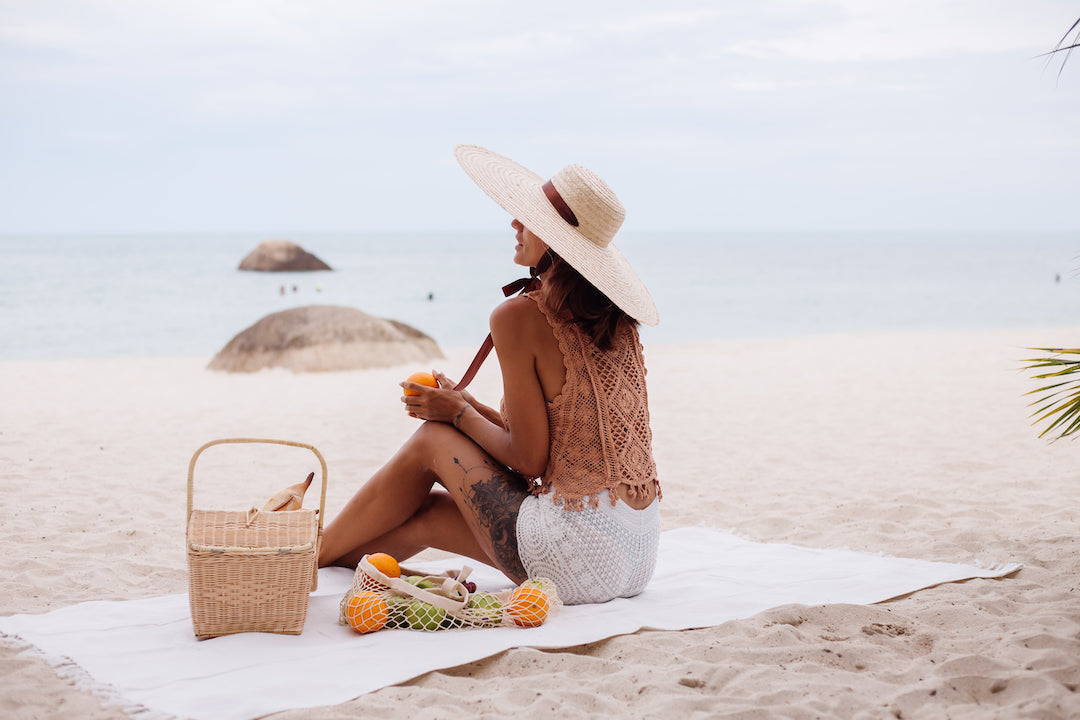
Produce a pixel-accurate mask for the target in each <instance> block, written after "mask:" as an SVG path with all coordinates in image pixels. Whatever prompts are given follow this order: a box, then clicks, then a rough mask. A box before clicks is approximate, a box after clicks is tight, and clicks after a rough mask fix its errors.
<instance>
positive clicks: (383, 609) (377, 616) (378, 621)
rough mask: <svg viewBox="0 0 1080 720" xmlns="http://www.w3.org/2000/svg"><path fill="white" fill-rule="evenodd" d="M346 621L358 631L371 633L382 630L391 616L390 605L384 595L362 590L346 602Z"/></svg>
mask: <svg viewBox="0 0 1080 720" xmlns="http://www.w3.org/2000/svg"><path fill="white" fill-rule="evenodd" d="M344 613H345V622H347V623H349V627H351V628H352V629H353V630H355V631H356V632H362V633H369V632H375V631H376V630H382V629H383V628H384V627H385V626H386V621H387V620H388V619H389V618H390V607H389V606H388V605H387V604H386V600H385V599H384V598H383V596H382V595H379V594H378V593H373V592H360V593H356V594H355V595H353V596H352V597H351V598H349V599H348V601H347V602H346V603H345V610H344Z"/></svg>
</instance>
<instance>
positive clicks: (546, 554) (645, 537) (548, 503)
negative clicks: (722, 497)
mask: <svg viewBox="0 0 1080 720" xmlns="http://www.w3.org/2000/svg"><path fill="white" fill-rule="evenodd" d="M659 505H660V502H659V501H658V500H653V502H652V504H651V505H649V507H647V508H645V509H644V510H634V509H633V508H632V507H630V506H629V505H627V504H626V503H624V502H623V501H622V500H619V501H617V502H616V503H615V505H614V506H612V504H611V496H610V495H609V494H608V492H607V491H606V490H605V491H604V492H602V493H601V494H600V505H599V507H595V508H594V507H592V506H591V505H590V504H589V503H588V502H587V501H586V503H585V507H584V508H582V509H581V510H567V509H565V508H564V507H562V506H561V505H556V504H555V501H554V499H553V498H552V495H551V493H547V494H545V495H530V496H529V497H527V498H525V501H524V502H522V503H521V509H520V511H519V512H518V519H517V539H518V553H519V554H520V555H521V563H522V565H524V566H525V571H526V572H527V573H528V574H529V577H544V578H547V579H549V580H551V581H553V582H554V583H555V586H556V588H558V591H559V599H560V600H561V601H562V602H563V603H565V604H567V605H579V604H581V603H601V602H607V601H608V600H611V599H612V598H617V597H632V596H634V595H637V594H638V593H640V592H641V591H642V590H644V589H645V586H646V585H647V584H648V583H649V580H650V578H652V574H653V570H654V569H655V568H656V550H657V547H658V545H659V543H660V507H659Z"/></svg>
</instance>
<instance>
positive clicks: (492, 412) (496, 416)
mask: <svg viewBox="0 0 1080 720" xmlns="http://www.w3.org/2000/svg"><path fill="white" fill-rule="evenodd" d="M432 374H433V375H434V376H435V379H436V380H438V381H439V387H444V388H453V387H454V385H456V384H457V383H455V382H454V381H453V380H451V379H450V378H449V377H447V376H446V375H444V374H443V373H441V372H433V373H432ZM458 392H459V393H460V394H461V397H463V398H465V402H467V403H469V404H470V405H472V406H473V407H474V408H476V411H477V412H478V413H480V414H481V415H483V416H484V417H485V418H487V419H488V420H490V421H491V422H493V423H495V424H496V425H498V426H499V427H504V426H503V420H502V414H501V413H500V412H499V411H498V410H496V409H495V408H493V407H488V406H487V405H485V404H483V403H482V402H480V401H479V400H477V399H476V398H475V397H473V395H472V393H470V392H469V391H468V390H458Z"/></svg>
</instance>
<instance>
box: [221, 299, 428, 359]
mask: <svg viewBox="0 0 1080 720" xmlns="http://www.w3.org/2000/svg"><path fill="white" fill-rule="evenodd" d="M441 357H443V354H442V351H441V350H440V349H439V346H438V345H437V344H436V343H435V341H434V340H432V339H431V338H430V337H428V336H427V335H425V334H424V333H422V332H420V331H419V330H417V329H416V328H414V327H412V326H410V325H406V324H405V323H403V322H398V321H397V320H386V319H383V318H377V317H373V316H371V315H368V314H367V313H365V312H362V311H360V310H357V309H355V308H350V307H341V306H338V305H308V306H306V307H298V308H292V309H291V310H282V311H281V312H276V313H273V314H271V315H267V316H266V317H264V318H262V319H261V320H259V321H258V322H257V323H255V324H254V325H252V326H251V327H249V328H248V329H246V330H244V331H243V332H241V333H240V334H239V335H237V336H236V337H234V338H233V339H232V340H230V341H229V343H228V344H227V345H226V346H225V347H224V348H222V349H221V352H219V353H218V354H217V355H215V356H214V359H213V360H211V361H210V365H209V366H208V368H209V369H210V370H221V371H224V372H256V371H258V370H262V369H263V368H276V367H280V368H287V369H289V370H292V371H293V372H329V371H335V370H363V369H367V368H377V367H390V366H393V365H401V364H404V363H409V362H416V361H422V360H428V359H431V358H441Z"/></svg>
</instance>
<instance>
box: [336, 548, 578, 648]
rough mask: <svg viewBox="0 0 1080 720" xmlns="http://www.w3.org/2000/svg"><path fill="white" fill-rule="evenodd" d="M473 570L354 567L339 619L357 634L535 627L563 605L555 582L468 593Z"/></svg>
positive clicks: (539, 581) (364, 562) (365, 560)
mask: <svg viewBox="0 0 1080 720" xmlns="http://www.w3.org/2000/svg"><path fill="white" fill-rule="evenodd" d="M471 572H472V570H471V569H470V568H468V567H463V568H462V569H461V570H457V571H453V570H451V571H447V572H446V573H444V574H442V575H421V574H418V573H414V572H411V571H409V570H408V569H405V568H402V571H401V577H390V576H388V575H386V574H384V573H383V572H382V571H380V570H379V569H378V568H376V567H375V566H374V565H372V564H371V563H370V562H368V556H367V555H365V556H364V557H363V558H362V559H361V560H360V562H359V564H358V565H357V566H356V574H355V575H354V576H353V584H352V587H351V588H349V590H348V591H347V592H346V593H345V597H343V598H342V599H341V606H340V613H339V617H338V622H339V623H341V624H342V625H348V626H350V627H352V628H353V629H354V630H356V631H357V632H362V633H369V632H375V631H376V630H382V629H384V628H401V629H408V630H422V631H427V632H433V631H436V630H452V629H455V628H491V627H537V626H539V625H542V624H543V623H544V622H545V621H546V620H547V619H548V618H549V617H550V616H551V614H552V613H554V612H556V611H557V610H558V609H559V608H560V607H562V603H561V602H560V601H559V595H558V593H557V592H556V590H555V583H553V582H551V581H550V580H546V579H544V578H535V579H532V580H527V581H525V582H524V583H522V584H521V585H519V586H518V587H515V588H509V589H506V590H500V591H499V592H493V593H492V592H470V590H469V587H475V586H473V585H472V583H469V586H466V584H465V583H466V582H467V580H468V577H469V574H470V573H471Z"/></svg>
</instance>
